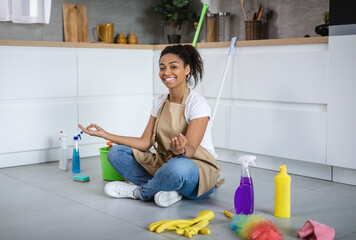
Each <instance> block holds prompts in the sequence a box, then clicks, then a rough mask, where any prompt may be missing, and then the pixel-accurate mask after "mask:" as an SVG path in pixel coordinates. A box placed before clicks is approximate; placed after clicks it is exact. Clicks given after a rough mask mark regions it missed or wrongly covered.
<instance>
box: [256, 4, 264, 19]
mask: <svg viewBox="0 0 356 240" xmlns="http://www.w3.org/2000/svg"><path fill="white" fill-rule="evenodd" d="M263 10H264V7H263V6H262V5H260V8H259V9H258V13H257V19H256V20H257V21H259V20H261V18H262V14H263Z"/></svg>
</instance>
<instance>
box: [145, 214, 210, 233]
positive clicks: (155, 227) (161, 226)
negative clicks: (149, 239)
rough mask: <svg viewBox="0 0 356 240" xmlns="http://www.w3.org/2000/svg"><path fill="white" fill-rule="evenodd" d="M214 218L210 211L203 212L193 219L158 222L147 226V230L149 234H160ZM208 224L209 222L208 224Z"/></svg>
mask: <svg viewBox="0 0 356 240" xmlns="http://www.w3.org/2000/svg"><path fill="white" fill-rule="evenodd" d="M213 218H214V212H213V211H210V210H204V211H201V212H200V213H199V215H198V216H197V217H196V218H193V219H188V220H184V219H177V220H163V221H158V222H154V223H152V224H151V225H149V226H148V229H149V230H150V231H151V232H154V231H156V232H157V233H161V232H163V231H164V230H166V229H167V230H174V229H177V228H179V229H185V228H187V227H189V226H192V225H194V224H196V223H198V222H200V221H202V220H207V221H210V220H212V219H213ZM208 223H209V222H208Z"/></svg>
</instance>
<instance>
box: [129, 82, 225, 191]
mask: <svg viewBox="0 0 356 240" xmlns="http://www.w3.org/2000/svg"><path fill="white" fill-rule="evenodd" d="M188 95H189V88H187V89H186V91H185V93H184V96H183V100H182V103H181V104H179V103H172V102H169V95H168V97H167V99H166V100H165V101H164V102H163V103H162V106H161V107H160V108H159V110H158V113H157V119H156V122H155V126H154V131H153V135H152V145H153V146H154V148H155V149H156V152H157V154H154V153H152V152H150V151H147V152H142V151H139V150H137V149H133V155H134V157H135V158H136V160H137V162H138V163H139V164H140V165H141V166H142V167H143V168H144V169H145V170H146V171H147V172H149V173H150V174H151V175H152V176H154V175H155V174H156V172H157V170H158V169H159V168H160V167H161V166H162V165H163V164H164V163H166V162H167V161H168V160H169V159H171V158H172V157H174V155H173V153H172V151H171V150H170V147H169V141H170V140H171V139H172V138H173V137H176V136H178V134H179V133H182V134H183V135H186V133H187V129H188V124H187V121H186V119H185V114H184V110H185V102H186V100H187V97H188ZM156 143H157V145H156ZM191 160H192V161H194V163H195V164H196V165H197V166H198V169H199V190H198V197H199V196H201V195H202V194H204V193H206V192H207V191H209V190H210V189H211V188H212V187H214V186H215V184H216V182H217V179H218V177H219V176H220V168H219V167H218V166H217V165H216V164H215V159H214V156H213V155H212V154H211V153H210V152H208V151H207V150H206V149H205V148H203V147H202V146H199V147H198V149H197V150H196V152H195V153H194V155H193V156H192V157H191Z"/></svg>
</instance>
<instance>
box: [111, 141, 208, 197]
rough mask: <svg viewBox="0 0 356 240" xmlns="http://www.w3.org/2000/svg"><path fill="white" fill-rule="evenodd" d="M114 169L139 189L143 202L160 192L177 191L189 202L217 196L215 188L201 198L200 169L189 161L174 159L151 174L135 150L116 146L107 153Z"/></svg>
mask: <svg viewBox="0 0 356 240" xmlns="http://www.w3.org/2000/svg"><path fill="white" fill-rule="evenodd" d="M108 161H109V162H110V164H111V166H112V167H113V168H114V169H115V170H116V171H117V172H118V173H119V174H120V175H121V176H123V177H124V178H126V179H127V180H129V181H130V182H132V183H134V184H136V185H138V186H139V188H138V189H137V190H136V193H137V194H138V196H139V198H140V199H141V200H148V199H150V198H152V197H153V196H154V195H155V194H156V193H157V192H159V191H178V192H179V193H180V194H182V195H183V196H185V197H186V198H189V199H201V198H204V197H206V196H208V195H210V194H212V193H213V192H214V187H213V188H212V189H210V190H209V191H208V192H206V193H204V194H203V195H201V196H199V197H198V196H197V194H198V186H199V169H198V167H197V165H196V164H195V163H194V162H193V161H192V160H190V159H188V158H178V157H177V158H172V159H170V160H168V161H167V163H165V164H163V166H162V167H160V168H159V169H158V171H157V172H156V174H155V175H154V176H152V175H151V174H149V173H148V172H147V171H146V170H145V169H144V168H143V167H142V166H141V165H140V164H139V163H138V162H137V161H136V159H135V157H134V156H133V153H132V149H131V148H130V147H127V146H122V145H116V146H114V147H112V148H111V149H110V151H109V153H108Z"/></svg>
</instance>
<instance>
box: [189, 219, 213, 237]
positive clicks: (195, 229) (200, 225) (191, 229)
mask: <svg viewBox="0 0 356 240" xmlns="http://www.w3.org/2000/svg"><path fill="white" fill-rule="evenodd" d="M208 224H209V221H208V220H201V221H200V222H198V223H196V224H194V225H193V226H191V227H187V228H185V229H184V236H186V237H188V238H191V237H192V235H196V234H198V232H199V231H200V230H201V229H202V228H204V227H206V226H207V225H208Z"/></svg>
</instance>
